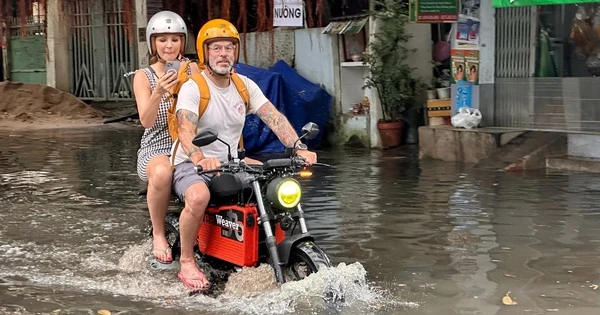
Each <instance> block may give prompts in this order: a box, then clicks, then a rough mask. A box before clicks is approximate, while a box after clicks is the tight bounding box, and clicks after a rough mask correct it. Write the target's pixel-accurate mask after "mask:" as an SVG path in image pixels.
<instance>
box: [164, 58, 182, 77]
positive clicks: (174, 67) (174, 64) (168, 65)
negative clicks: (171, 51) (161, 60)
mask: <svg viewBox="0 0 600 315" xmlns="http://www.w3.org/2000/svg"><path fill="white" fill-rule="evenodd" d="M179 66H180V62H179V60H175V61H167V62H165V75H167V74H169V72H171V71H172V72H175V75H177V72H179Z"/></svg>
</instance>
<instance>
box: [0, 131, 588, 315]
mask: <svg viewBox="0 0 600 315" xmlns="http://www.w3.org/2000/svg"><path fill="white" fill-rule="evenodd" d="M140 136H141V130H140V129H139V128H131V127H123V126H120V125H113V126H103V127H99V128H96V127H94V128H89V129H85V130H45V131H34V132H28V133H10V132H4V133H2V134H0V139H1V141H2V142H1V146H0V204H1V205H2V210H0V222H1V224H0V313H1V314H97V313H98V311H99V310H107V311H110V312H111V313H112V314H288V313H294V312H296V313H300V314H436V315H438V314H595V313H597V311H598V309H599V308H600V289H598V286H599V285H600V267H599V266H600V264H599V263H600V210H599V206H598V205H599V204H600V181H598V176H597V175H592V174H577V173H561V172H549V171H548V172H547V171H539V172H528V173H516V174H514V173H513V174H511V173H503V172H492V171H487V170H478V169H473V168H471V167H470V166H467V165H463V164H460V163H448V162H442V161H432V160H426V161H419V160H418V158H417V157H416V152H415V149H414V148H403V149H399V150H393V151H385V152H382V151H377V150H374V151H369V150H363V149H343V150H327V151H321V152H319V154H320V155H319V156H320V161H322V162H325V163H331V164H332V165H333V166H334V167H333V168H329V169H326V168H319V169H315V170H314V175H313V177H312V178H311V179H305V180H302V181H303V185H304V187H305V194H304V196H305V200H304V208H305V210H306V212H307V216H308V226H309V229H310V230H311V232H312V233H313V235H314V236H315V237H316V239H317V243H318V244H320V245H321V246H322V247H323V248H324V249H325V251H327V253H328V254H329V256H330V257H331V259H332V261H333V262H334V264H335V267H333V268H331V269H327V270H324V271H323V272H320V273H319V274H317V275H314V276H311V277H309V278H308V279H305V280H303V281H299V282H294V283H288V284H286V285H284V286H283V287H281V288H278V287H277V286H275V285H274V284H273V281H272V273H271V271H270V270H269V267H268V266H261V267H259V268H255V269H245V270H242V271H241V272H239V273H237V274H234V275H232V277H231V278H230V281H229V283H227V286H226V287H225V290H224V292H222V294H220V295H218V296H216V297H207V296H189V295H188V294H187V293H186V289H185V288H184V286H183V285H182V284H181V283H180V282H179V280H178V279H177V277H176V271H173V270H166V271H165V270H161V271H157V270H153V269H150V268H149V267H148V263H147V257H148V254H149V252H150V247H151V243H150V242H149V239H148V234H147V233H148V231H147V226H148V222H149V219H148V218H149V217H148V214H147V210H146V208H145V201H144V200H142V199H139V198H138V196H137V191H138V189H139V187H140V182H139V181H138V179H137V175H136V168H135V158H136V157H135V155H136V149H137V146H138V141H139V138H140ZM332 288H335V289H336V290H337V291H338V292H343V294H344V300H343V302H340V303H338V304H335V305H332V304H328V303H325V302H324V300H323V299H322V296H323V293H324V292H326V291H327V290H331V289H332ZM508 292H510V293H509V294H508V295H509V296H510V297H511V299H512V301H513V302H516V303H517V304H515V305H504V304H503V302H502V298H503V297H504V296H505V295H506V294H507V293H508Z"/></svg>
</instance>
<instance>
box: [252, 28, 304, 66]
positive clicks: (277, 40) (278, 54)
mask: <svg viewBox="0 0 600 315" xmlns="http://www.w3.org/2000/svg"><path fill="white" fill-rule="evenodd" d="M241 36H242V43H241V45H240V62H243V63H246V64H249V65H251V66H255V67H259V68H269V67H270V66H272V65H273V64H274V63H275V62H277V61H278V60H284V61H285V62H287V63H288V64H289V65H292V64H293V63H294V51H295V39H294V31H293V30H284V29H275V30H274V31H273V32H255V33H248V34H247V35H246V39H245V41H244V34H241ZM244 49H246V55H247V57H248V60H246V58H245V57H244V53H243V52H244Z"/></svg>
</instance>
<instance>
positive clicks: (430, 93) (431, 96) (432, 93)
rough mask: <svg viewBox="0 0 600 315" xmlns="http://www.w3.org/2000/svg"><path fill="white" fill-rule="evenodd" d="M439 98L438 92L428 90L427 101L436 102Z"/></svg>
mask: <svg viewBox="0 0 600 315" xmlns="http://www.w3.org/2000/svg"><path fill="white" fill-rule="evenodd" d="M436 98H437V91H436V90H427V99H428V100H434V99H436Z"/></svg>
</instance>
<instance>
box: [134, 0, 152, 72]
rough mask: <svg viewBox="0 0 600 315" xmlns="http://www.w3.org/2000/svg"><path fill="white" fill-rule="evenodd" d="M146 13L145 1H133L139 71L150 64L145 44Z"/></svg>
mask: <svg viewBox="0 0 600 315" xmlns="http://www.w3.org/2000/svg"><path fill="white" fill-rule="evenodd" d="M147 12H148V11H147V6H146V0H135V25H136V26H137V27H136V35H137V36H136V45H137V60H138V67H139V68H140V69H141V68H146V67H148V63H149V62H150V53H149V52H148V44H147V43H146V23H148V17H147V14H148V13H147ZM140 33H141V34H140ZM140 35H142V36H140ZM132 82H133V81H132Z"/></svg>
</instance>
